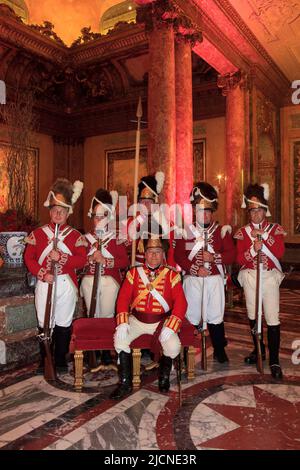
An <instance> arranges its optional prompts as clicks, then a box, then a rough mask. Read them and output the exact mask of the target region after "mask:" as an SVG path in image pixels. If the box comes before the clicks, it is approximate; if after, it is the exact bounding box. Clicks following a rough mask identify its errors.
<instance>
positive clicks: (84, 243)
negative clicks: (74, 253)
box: [75, 235, 88, 247]
mask: <svg viewBox="0 0 300 470" xmlns="http://www.w3.org/2000/svg"><path fill="white" fill-rule="evenodd" d="M75 246H76V247H77V246H85V247H87V246H88V242H87V240H86V238H85V237H84V236H83V235H80V236H79V237H78V238H77V240H76V243H75Z"/></svg>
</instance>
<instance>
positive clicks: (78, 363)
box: [74, 351, 83, 392]
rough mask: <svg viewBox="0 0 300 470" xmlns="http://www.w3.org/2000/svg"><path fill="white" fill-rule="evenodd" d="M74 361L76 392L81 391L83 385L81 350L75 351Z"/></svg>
mask: <svg viewBox="0 0 300 470" xmlns="http://www.w3.org/2000/svg"><path fill="white" fill-rule="evenodd" d="M74 361H75V371H74V375H75V380H74V388H75V391H76V392H81V390H82V386H83V352H82V351H75V354H74Z"/></svg>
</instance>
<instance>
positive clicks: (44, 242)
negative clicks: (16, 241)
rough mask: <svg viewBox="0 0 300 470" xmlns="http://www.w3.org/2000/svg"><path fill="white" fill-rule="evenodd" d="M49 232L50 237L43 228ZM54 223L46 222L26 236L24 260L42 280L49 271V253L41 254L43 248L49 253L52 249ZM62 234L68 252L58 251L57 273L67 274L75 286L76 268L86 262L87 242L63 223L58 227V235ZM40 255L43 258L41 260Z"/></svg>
mask: <svg viewBox="0 0 300 470" xmlns="http://www.w3.org/2000/svg"><path fill="white" fill-rule="evenodd" d="M44 229H45V230H46V231H47V232H48V233H49V234H51V236H50V238H49V237H48V235H47V234H46V233H45V230H44ZM54 230H55V224H52V223H50V224H47V225H44V226H43V227H39V228H37V229H35V230H34V231H33V232H31V234H30V235H29V236H28V237H26V239H25V242H26V243H27V246H26V249H25V253H24V261H25V264H26V266H27V268H28V270H29V271H30V272H31V273H32V274H33V275H34V276H36V277H37V278H38V279H39V280H41V281H43V280H44V277H45V275H46V274H47V273H50V271H51V259H50V257H49V254H48V255H46V256H43V253H44V250H45V249H46V250H47V252H49V253H50V251H51V250H52V247H53V245H52V243H51V242H52V239H53V237H54ZM62 234H63V236H64V238H63V240H62V242H63V244H64V245H65V246H66V247H67V249H68V251H69V254H68V253H64V252H63V251H61V250H60V249H59V244H58V251H60V258H59V261H57V275H60V274H68V275H69V276H70V278H71V279H72V281H73V282H74V284H75V286H76V287H77V285H78V283H77V276H76V269H81V268H83V267H84V265H85V264H86V259H87V253H86V246H87V242H86V240H85V238H84V237H83V236H82V235H81V234H80V233H79V232H78V231H77V230H75V229H73V228H72V227H70V226H68V225H66V224H64V225H61V226H60V228H59V235H62ZM41 257H43V258H44V259H43V260H41Z"/></svg>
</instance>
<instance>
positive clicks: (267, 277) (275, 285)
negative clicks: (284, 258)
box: [238, 269, 284, 326]
mask: <svg viewBox="0 0 300 470" xmlns="http://www.w3.org/2000/svg"><path fill="white" fill-rule="evenodd" d="M283 278H284V275H283V274H282V273H281V272H280V271H278V270H277V269H272V270H271V271H262V304H263V312H264V316H265V320H266V322H267V325H270V326H271V325H274V326H275V325H279V323H280V321H279V286H280V284H281V281H282V279H283ZM238 281H239V283H240V284H241V286H242V287H243V288H244V293H245V299H246V307H247V314H248V317H249V319H250V320H255V294H256V270H255V269H242V270H241V271H240V272H239V275H238Z"/></svg>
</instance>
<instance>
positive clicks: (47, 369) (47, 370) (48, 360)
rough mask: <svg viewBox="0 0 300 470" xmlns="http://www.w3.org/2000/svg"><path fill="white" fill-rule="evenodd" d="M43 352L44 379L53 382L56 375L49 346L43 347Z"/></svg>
mask: <svg viewBox="0 0 300 470" xmlns="http://www.w3.org/2000/svg"><path fill="white" fill-rule="evenodd" d="M45 351H46V356H45V361H44V378H45V380H51V381H55V380H56V373H55V368H54V364H53V358H52V354H51V351H50V346H49V344H48V345H45Z"/></svg>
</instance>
